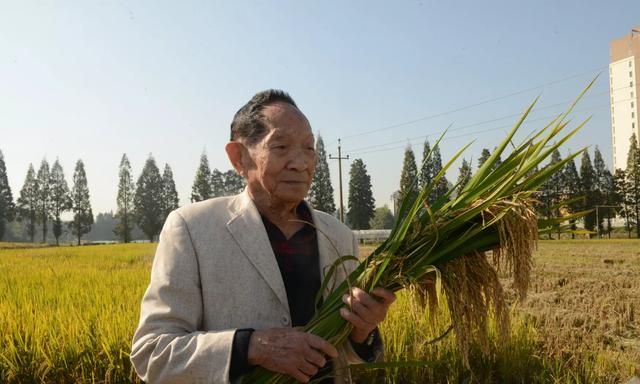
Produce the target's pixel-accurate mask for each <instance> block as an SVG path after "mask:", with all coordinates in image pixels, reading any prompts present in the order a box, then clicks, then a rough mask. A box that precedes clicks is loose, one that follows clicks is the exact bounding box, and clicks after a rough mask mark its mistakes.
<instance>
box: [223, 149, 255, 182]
mask: <svg viewBox="0 0 640 384" xmlns="http://www.w3.org/2000/svg"><path fill="white" fill-rule="evenodd" d="M224 150H225V151H226V152H227V157H229V161H231V165H233V168H235V170H236V172H238V174H239V175H240V176H242V177H247V156H249V153H248V152H247V149H246V148H245V146H244V145H243V144H242V143H240V142H238V141H230V142H228V143H227V145H225V146H224Z"/></svg>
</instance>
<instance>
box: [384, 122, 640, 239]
mask: <svg viewBox="0 0 640 384" xmlns="http://www.w3.org/2000/svg"><path fill="white" fill-rule="evenodd" d="M490 156H491V151H490V150H489V149H487V148H483V149H482V152H481V154H480V157H479V158H478V165H477V168H478V169H479V168H480V167H482V165H483V164H484V163H485V161H486V160H487V159H488V158H489V157H490ZM423 159H426V160H425V161H423V162H422V164H421V169H420V172H418V167H417V165H416V160H415V155H414V153H413V150H412V149H411V147H410V146H408V147H407V148H406V150H405V154H404V162H403V167H402V171H401V174H400V189H399V191H398V193H397V204H396V205H397V206H396V208H397V207H399V206H400V204H401V203H402V201H403V200H404V199H413V198H415V196H412V194H413V193H415V189H414V188H412V186H413V184H414V183H418V186H419V187H424V186H426V185H428V184H430V183H431V181H432V180H434V178H435V177H436V175H438V174H439V173H440V172H441V171H442V160H441V156H440V151H439V149H438V147H437V146H435V147H434V148H431V147H430V145H429V142H428V141H425V143H424V149H423ZM560 161H562V156H561V154H560V152H559V151H557V150H556V151H554V152H553V153H552V155H551V158H550V161H549V163H548V164H547V165H546V166H547V167H548V166H552V165H553V164H556V163H558V162H560ZM499 164H500V159H498V161H497V163H496V165H499ZM579 169H580V170H579V171H578V168H577V166H576V163H575V161H574V160H570V161H568V162H567V163H566V165H565V166H564V167H563V168H562V169H561V170H560V171H559V172H556V173H555V174H554V175H553V176H552V177H551V179H549V181H548V182H547V183H545V184H544V185H543V186H542V188H541V189H540V190H539V191H538V193H537V198H538V205H537V207H536V208H537V210H538V216H539V217H544V218H547V219H552V218H558V217H562V216H565V215H568V214H572V213H578V212H587V213H586V214H585V215H584V217H583V219H582V224H583V228H584V229H585V230H586V231H588V233H591V234H593V233H598V234H600V235H607V236H610V234H611V232H612V230H613V226H612V220H613V218H615V217H616V216H620V217H621V218H622V219H623V220H624V223H625V230H626V232H627V235H628V237H631V234H632V232H633V231H635V234H636V236H637V237H638V238H640V220H638V219H639V218H640V149H639V145H638V140H637V138H636V135H635V134H633V135H632V136H631V138H630V149H629V153H628V156H627V167H626V169H625V170H622V169H616V171H615V173H614V174H613V175H612V174H611V172H610V171H609V170H608V169H607V167H606V165H605V162H604V159H603V158H602V153H601V152H600V150H599V148H598V147H597V146H596V147H595V149H594V151H593V161H592V160H591V156H590V154H589V151H587V150H585V151H584V152H583V153H582V157H581V159H580V168H579ZM472 173H473V168H472V164H471V161H467V160H466V159H463V160H462V165H461V166H460V168H459V173H458V179H457V180H456V183H455V184H451V183H450V182H449V181H447V179H446V177H442V178H441V179H440V180H439V181H438V184H437V185H436V187H435V188H434V189H433V190H432V191H431V194H430V196H429V199H428V201H429V203H431V204H433V203H434V202H435V201H436V200H437V199H442V198H444V199H446V198H448V197H447V193H448V191H449V189H450V188H454V194H455V193H459V192H460V191H461V190H462V188H464V186H465V185H466V184H467V182H468V181H469V179H470V178H471V175H472ZM570 226H571V229H573V230H574V231H575V230H577V229H578V228H577V223H576V220H571V221H570ZM557 234H558V235H557V236H559V235H560V227H558V228H557ZM549 236H551V235H549ZM572 236H574V235H572Z"/></svg>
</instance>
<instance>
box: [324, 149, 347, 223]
mask: <svg viewBox="0 0 640 384" xmlns="http://www.w3.org/2000/svg"><path fill="white" fill-rule="evenodd" d="M329 159H331V160H338V177H339V178H340V179H339V180H340V182H339V184H340V221H342V222H343V223H344V204H343V202H342V160H349V155H347V156H345V157H342V147H341V146H340V139H338V157H335V156H331V155H329Z"/></svg>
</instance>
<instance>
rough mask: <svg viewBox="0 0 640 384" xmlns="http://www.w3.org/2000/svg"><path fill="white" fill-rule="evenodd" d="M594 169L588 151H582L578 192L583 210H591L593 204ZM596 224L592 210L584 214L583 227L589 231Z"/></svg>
mask: <svg viewBox="0 0 640 384" xmlns="http://www.w3.org/2000/svg"><path fill="white" fill-rule="evenodd" d="M594 190H595V171H594V170H593V165H592V164H591V157H590V156H589V152H587V151H584V152H583V153H582V159H581V162H580V192H581V193H582V196H583V205H582V209H583V210H591V209H593V208H594V205H595V194H594ZM595 225H596V214H595V212H594V211H591V212H589V213H587V214H586V215H585V216H584V228H585V229H586V230H589V231H593V230H594V229H595Z"/></svg>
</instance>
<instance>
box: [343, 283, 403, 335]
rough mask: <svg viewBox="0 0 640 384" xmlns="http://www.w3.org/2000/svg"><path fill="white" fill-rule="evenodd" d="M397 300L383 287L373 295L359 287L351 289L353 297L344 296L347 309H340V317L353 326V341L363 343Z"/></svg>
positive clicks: (374, 291) (374, 290) (373, 292)
mask: <svg viewBox="0 0 640 384" xmlns="http://www.w3.org/2000/svg"><path fill="white" fill-rule="evenodd" d="M395 300H396V295H395V294H394V293H393V292H392V291H390V290H388V289H384V288H381V287H376V288H374V289H373V290H372V291H371V295H369V294H368V293H367V292H365V291H363V290H362V289H360V288H357V287H354V288H352V289H351V295H349V294H346V295H344V296H343V297H342V301H344V303H345V304H347V307H344V308H342V309H340V315H341V316H342V317H343V318H344V319H345V320H347V321H348V322H350V323H351V325H353V331H351V336H350V337H351V341H353V342H356V343H363V342H364V341H365V340H366V339H367V337H368V336H369V334H370V333H371V332H373V330H374V329H375V328H376V327H377V326H378V324H380V323H381V322H382V320H384V318H385V317H386V316H387V311H388V310H389V306H391V303H393V302H394V301H395Z"/></svg>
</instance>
